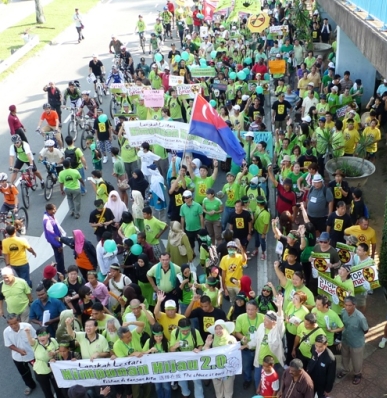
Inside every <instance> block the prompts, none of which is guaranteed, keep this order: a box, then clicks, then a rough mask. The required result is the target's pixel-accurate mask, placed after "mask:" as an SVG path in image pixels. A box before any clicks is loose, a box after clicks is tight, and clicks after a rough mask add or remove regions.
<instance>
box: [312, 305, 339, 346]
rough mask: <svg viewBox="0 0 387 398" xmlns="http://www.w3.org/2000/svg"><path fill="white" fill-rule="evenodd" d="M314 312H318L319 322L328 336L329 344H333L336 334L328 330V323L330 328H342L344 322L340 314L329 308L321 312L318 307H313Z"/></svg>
mask: <svg viewBox="0 0 387 398" xmlns="http://www.w3.org/2000/svg"><path fill="white" fill-rule="evenodd" d="M312 314H316V318H317V324H318V326H320V328H321V329H322V330H323V331H324V334H325V335H326V336H327V339H328V346H331V345H333V343H334V340H335V334H334V333H332V332H330V331H329V330H328V327H327V323H328V324H329V327H330V329H333V330H334V329H336V328H342V327H343V326H344V324H343V321H342V320H341V319H340V317H339V315H338V314H336V312H335V311H333V310H332V309H329V310H328V311H327V312H321V311H318V310H317V308H313V309H312Z"/></svg>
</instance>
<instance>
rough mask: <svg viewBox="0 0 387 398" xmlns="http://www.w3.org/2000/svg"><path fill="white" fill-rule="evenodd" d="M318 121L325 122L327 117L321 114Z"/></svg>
mask: <svg viewBox="0 0 387 398" xmlns="http://www.w3.org/2000/svg"><path fill="white" fill-rule="evenodd" d="M318 121H319V122H326V121H327V119H325V117H324V116H322V117H320V119H318Z"/></svg>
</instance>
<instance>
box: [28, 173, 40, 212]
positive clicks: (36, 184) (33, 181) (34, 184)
mask: <svg viewBox="0 0 387 398" xmlns="http://www.w3.org/2000/svg"><path fill="white" fill-rule="evenodd" d="M37 187H38V180H37V179H36V176H35V175H34V176H33V177H32V178H31V189H32V190H33V191H36V188H37ZM26 207H27V206H26Z"/></svg>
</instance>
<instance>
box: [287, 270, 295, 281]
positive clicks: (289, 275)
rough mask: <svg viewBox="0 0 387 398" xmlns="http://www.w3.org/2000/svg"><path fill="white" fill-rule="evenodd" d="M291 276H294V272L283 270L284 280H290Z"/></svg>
mask: <svg viewBox="0 0 387 398" xmlns="http://www.w3.org/2000/svg"><path fill="white" fill-rule="evenodd" d="M293 274H294V270H292V269H289V268H285V276H286V279H292V277H293Z"/></svg>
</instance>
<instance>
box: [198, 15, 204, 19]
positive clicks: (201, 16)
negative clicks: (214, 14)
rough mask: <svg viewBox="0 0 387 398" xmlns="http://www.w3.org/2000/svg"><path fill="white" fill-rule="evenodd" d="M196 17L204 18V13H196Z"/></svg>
mask: <svg viewBox="0 0 387 398" xmlns="http://www.w3.org/2000/svg"><path fill="white" fill-rule="evenodd" d="M196 18H197V19H204V15H203V14H197V15H196Z"/></svg>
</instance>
